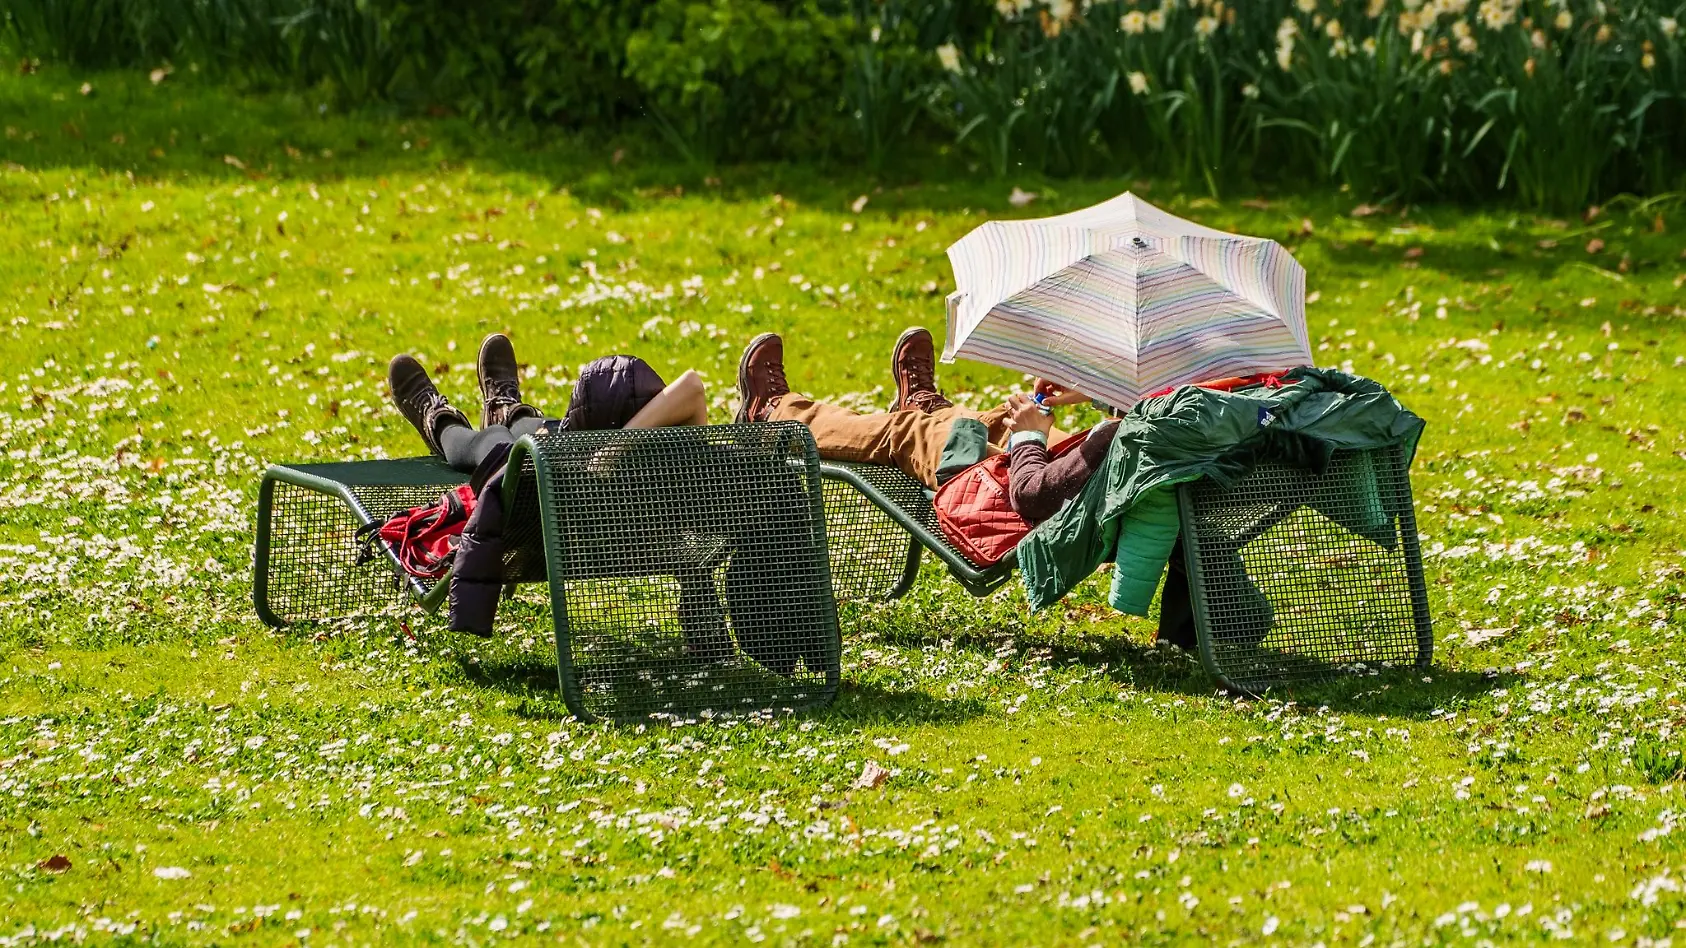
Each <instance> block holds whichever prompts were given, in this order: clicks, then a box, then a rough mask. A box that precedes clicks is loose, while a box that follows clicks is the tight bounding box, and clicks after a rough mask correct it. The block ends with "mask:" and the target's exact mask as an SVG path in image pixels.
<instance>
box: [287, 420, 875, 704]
mask: <svg viewBox="0 0 1686 948" xmlns="http://www.w3.org/2000/svg"><path fill="white" fill-rule="evenodd" d="M509 463H510V474H509V475H508V476H506V478H505V482H504V500H505V506H506V518H505V519H506V522H507V523H508V524H509V525H510V526H509V529H508V530H507V531H506V535H505V538H504V539H505V551H506V552H505V555H504V570H503V572H504V577H505V579H506V580H507V581H508V582H510V583H518V582H536V581H548V582H549V584H550V593H551V606H552V610H551V611H552V615H553V617H554V620H555V628H556V643H557V658H558V668H559V678H560V682H561V689H562V693H563V697H564V698H565V700H566V701H567V703H568V706H569V709H570V710H572V711H573V712H574V713H575V714H576V715H578V716H580V717H581V718H584V719H587V720H591V719H598V718H608V719H617V720H626V719H632V718H641V717H647V716H650V715H660V714H668V715H681V714H695V713H700V712H707V711H719V712H758V711H763V710H768V711H778V710H785V709H792V710H793V709H798V708H803V707H810V706H814V705H819V704H824V703H827V702H829V701H830V700H831V699H832V697H833V696H834V695H835V693H836V690H837V686H838V681H839V678H840V668H839V662H840V652H841V644H840V640H839V634H838V626H837V613H836V603H835V600H834V599H833V597H832V591H831V578H830V573H829V557H828V555H827V549H826V533H825V513H824V506H823V500H822V488H821V481H820V477H819V459H818V455H817V453H816V451H815V449H814V443H813V439H812V436H811V435H810V434H809V433H808V430H807V429H806V428H805V427H803V426H801V425H799V424H794V423H773V424H758V425H726V426H719V427H707V428H664V429H654V430H644V431H604V432H585V433H577V434H565V435H547V436H541V437H534V438H524V439H522V440H521V441H520V442H518V443H517V444H516V446H515V448H514V450H513V451H512V452H511V455H510V462H509ZM465 480H466V478H464V477H463V476H462V475H460V474H457V473H456V472H454V471H451V470H450V469H449V468H447V467H445V466H444V465H442V464H439V463H438V462H435V461H432V460H428V459H407V460H404V461H371V462H357V463H346V464H319V465H286V466H275V467H272V468H270V469H269V471H268V472H266V474H265V475H264V480H263V484H262V487H261V489H260V491H259V514H258V536H257V551H256V557H255V565H256V571H257V575H256V580H255V582H254V598H255V600H256V604H257V608H258V613H259V615H260V616H261V617H262V618H263V619H264V621H265V622H268V623H269V624H271V625H276V626H283V625H287V624H290V623H293V622H299V621H305V620H316V619H332V618H342V617H351V616H358V615H367V614H369V613H371V612H374V611H378V610H379V609H381V608H383V607H390V606H391V605H392V604H393V603H396V602H400V601H402V600H403V599H404V598H406V597H408V598H410V599H417V600H421V601H422V602H423V603H424V604H427V605H434V604H436V603H437V602H438V600H439V598H440V595H441V594H442V593H443V591H444V589H445V585H444V584H443V583H441V584H431V583H426V582H421V581H417V580H414V579H412V578H410V577H407V576H402V574H401V573H400V572H398V571H396V570H395V569H394V568H393V564H390V563H389V564H383V563H378V562H376V563H364V564H358V563H357V553H358V548H359V545H358V543H357V541H356V538H355V533H356V530H357V528H358V527H359V526H361V525H363V524H366V523H370V522H374V521H378V520H380V519H384V518H385V517H386V516H388V515H390V514H391V513H394V512H396V511H398V510H402V509H405V508H407V507H412V506H417V505H421V504H426V503H431V502H432V501H434V500H436V499H437V498H438V497H439V495H440V494H441V493H442V492H443V491H445V490H447V489H449V488H450V487H453V486H455V485H457V484H460V483H463V482H464V481H465Z"/></svg>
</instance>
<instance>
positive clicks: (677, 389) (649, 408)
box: [626, 369, 708, 428]
mask: <svg viewBox="0 0 1686 948" xmlns="http://www.w3.org/2000/svg"><path fill="white" fill-rule="evenodd" d="M706 424H708V394H707V392H706V391H705V390H704V389H703V380H702V376H700V375H698V374H697V373H696V370H694V369H686V370H685V374H684V375H681V376H679V377H678V378H677V379H674V380H673V381H672V382H669V383H668V386H667V388H664V389H662V390H661V392H660V393H659V394H657V395H656V397H655V398H652V399H650V401H649V402H648V403H647V404H646V405H645V406H644V407H643V408H640V409H638V414H636V415H633V416H632V420H631V421H629V422H627V423H626V427H628V428H669V427H673V426H676V425H706Z"/></svg>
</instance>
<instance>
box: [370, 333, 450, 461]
mask: <svg viewBox="0 0 1686 948" xmlns="http://www.w3.org/2000/svg"><path fill="white" fill-rule="evenodd" d="M386 384H387V385H389V386H391V387H392V400H393V402H395V403H396V404H397V405H398V410H399V411H400V412H401V413H403V415H404V418H405V420H406V421H408V422H409V423H410V424H412V425H415V426H416V430H417V431H418V432H420V433H421V436H422V440H423V441H425V442H427V449H428V450H429V451H432V452H433V453H434V454H435V455H437V456H438V457H444V456H445V449H444V448H441V447H440V446H439V433H440V432H441V431H443V430H445V429H446V428H448V427H450V426H451V425H462V426H463V427H465V428H466V427H468V426H469V424H468V416H467V415H465V414H463V413H462V412H460V411H458V410H456V409H455V408H452V407H451V403H450V402H448V401H446V400H445V396H443V395H441V394H439V389H437V388H434V387H433V380H432V379H430V378H428V377H427V370H426V369H424V368H422V365H421V363H420V362H417V361H416V360H415V359H413V358H411V357H410V356H407V355H397V356H393V357H392V364H391V365H389V366H387V370H386Z"/></svg>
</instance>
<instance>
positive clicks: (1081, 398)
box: [1033, 379, 1090, 408]
mask: <svg viewBox="0 0 1686 948" xmlns="http://www.w3.org/2000/svg"><path fill="white" fill-rule="evenodd" d="M1033 391H1035V392H1036V403H1037V404H1038V405H1047V406H1049V407H1051V408H1052V407H1057V406H1060V405H1081V404H1083V403H1084V402H1086V401H1089V400H1090V399H1089V396H1087V395H1085V394H1083V393H1082V392H1074V391H1068V390H1067V389H1066V388H1065V387H1064V386H1062V385H1057V384H1055V383H1053V382H1050V381H1048V380H1047V379H1037V380H1036V386H1035V388H1034V389H1033Z"/></svg>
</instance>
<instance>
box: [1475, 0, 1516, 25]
mask: <svg viewBox="0 0 1686 948" xmlns="http://www.w3.org/2000/svg"><path fill="white" fill-rule="evenodd" d="M1477 15H1478V16H1479V17H1481V22H1482V23H1483V24H1484V25H1485V26H1486V27H1487V28H1488V29H1489V30H1502V29H1504V28H1505V27H1507V26H1509V25H1511V24H1512V23H1514V22H1515V21H1516V4H1515V3H1514V2H1512V0H1482V3H1481V7H1480V9H1479V11H1478V12H1477Z"/></svg>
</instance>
